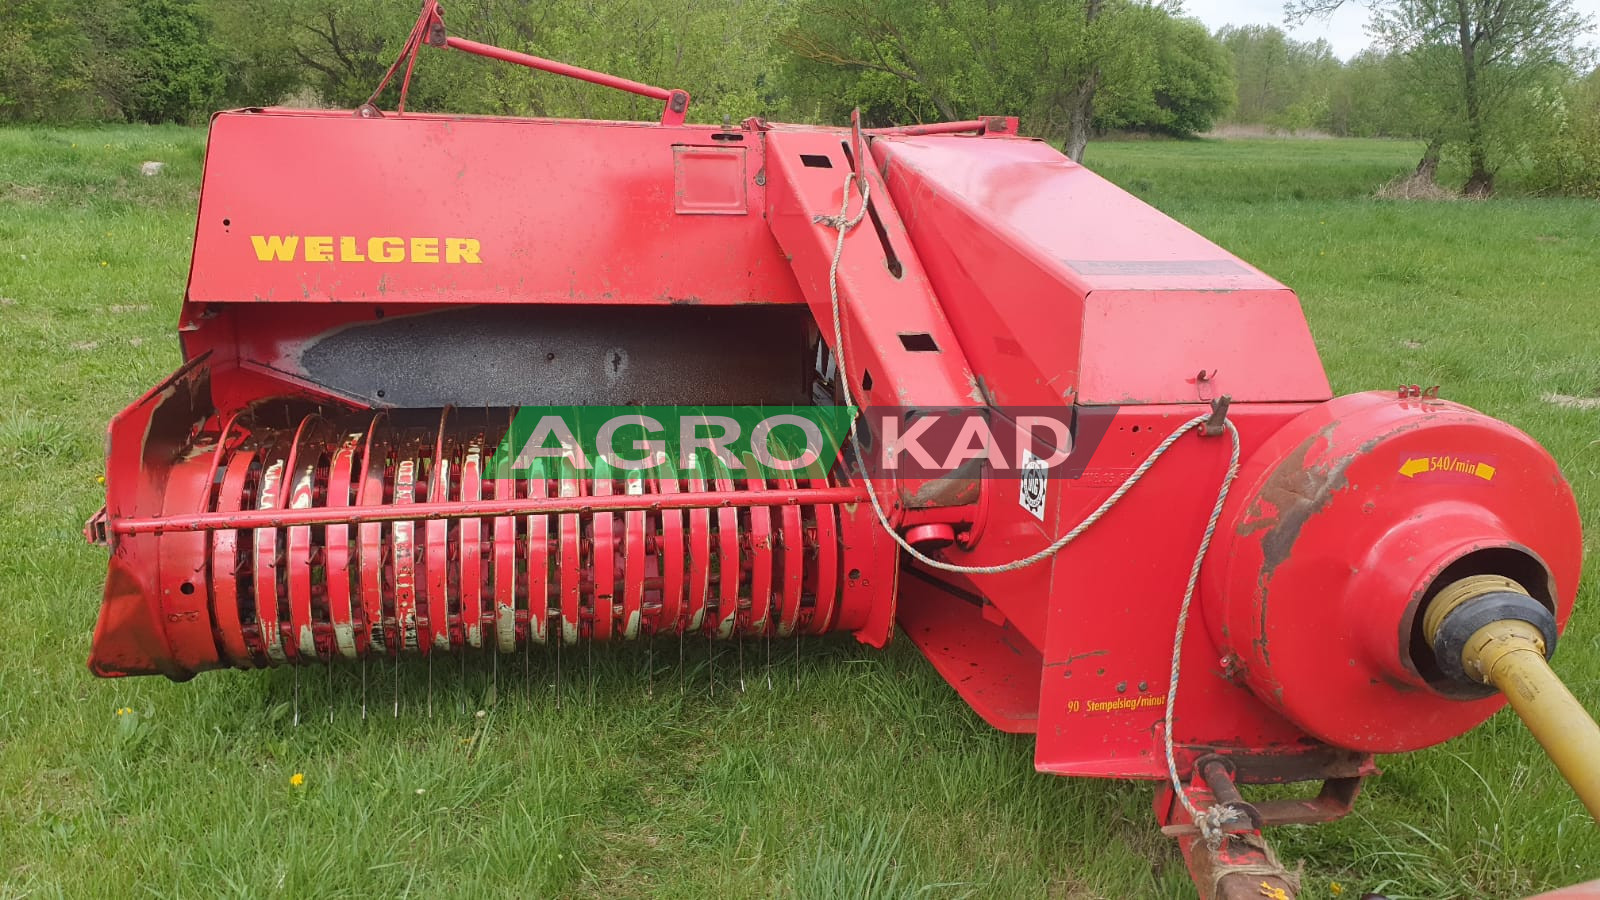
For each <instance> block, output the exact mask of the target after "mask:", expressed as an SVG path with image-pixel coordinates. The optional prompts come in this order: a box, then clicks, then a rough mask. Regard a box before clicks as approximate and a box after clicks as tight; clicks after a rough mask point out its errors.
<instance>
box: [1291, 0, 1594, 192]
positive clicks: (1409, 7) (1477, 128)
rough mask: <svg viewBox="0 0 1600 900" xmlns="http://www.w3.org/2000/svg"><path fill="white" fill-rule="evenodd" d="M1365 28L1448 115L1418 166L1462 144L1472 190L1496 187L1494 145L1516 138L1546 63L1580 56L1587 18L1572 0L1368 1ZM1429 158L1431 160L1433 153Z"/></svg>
mask: <svg viewBox="0 0 1600 900" xmlns="http://www.w3.org/2000/svg"><path fill="white" fill-rule="evenodd" d="M1343 3H1344V0H1291V2H1290V3H1289V4H1288V6H1287V7H1286V8H1285V9H1286V12H1287V14H1288V16H1289V18H1290V20H1291V21H1304V20H1305V19H1307V18H1308V17H1311V16H1319V15H1326V14H1328V13H1330V12H1332V11H1333V10H1335V9H1337V8H1338V7H1340V6H1342V5H1343ZM1371 5H1372V9H1373V13H1372V20H1371V28H1372V31H1373V33H1374V34H1375V35H1376V36H1377V37H1378V39H1379V41H1380V42H1381V43H1382V44H1383V45H1384V46H1385V47H1387V48H1388V49H1389V50H1391V51H1392V52H1394V53H1397V54H1400V55H1402V56H1403V57H1404V58H1405V59H1406V61H1407V62H1408V67H1409V69H1410V80H1411V82H1412V85H1413V87H1414V88H1415V89H1416V90H1417V91H1418V92H1419V94H1425V95H1431V96H1435V97H1437V98H1438V100H1439V106H1438V108H1439V109H1440V111H1441V112H1443V113H1445V114H1446V115H1445V117H1444V118H1443V119H1442V120H1441V121H1440V122H1439V123H1438V125H1437V127H1436V130H1434V132H1433V134H1431V135H1430V142H1429V152H1427V153H1425V154H1424V156H1423V160H1422V162H1421V163H1420V164H1419V166H1418V168H1419V171H1424V170H1426V171H1430V172H1431V170H1432V167H1433V165H1436V164H1437V158H1438V153H1439V152H1440V149H1441V148H1442V147H1443V146H1445V145H1451V144H1455V145H1459V146H1461V147H1462V148H1463V150H1464V151H1465V155H1466V159H1467V166H1468V170H1469V171H1468V175H1467V182H1466V185H1465V187H1464V188H1463V190H1464V191H1465V192H1466V193H1467V194H1468V195H1470V196H1487V195H1488V194H1491V193H1493V192H1494V176H1495V170H1496V169H1497V168H1498V165H1499V160H1497V159H1496V153H1495V151H1496V149H1497V147H1496V144H1497V143H1499V144H1502V145H1509V144H1511V143H1513V141H1512V140H1510V139H1511V138H1515V137H1517V136H1518V135H1517V134H1516V131H1515V128H1516V126H1517V125H1518V124H1521V123H1520V122H1518V121H1516V119H1517V116H1518V114H1519V113H1520V112H1521V111H1523V110H1525V109H1526V108H1527V106H1528V103H1527V101H1528V95H1529V92H1530V91H1536V90H1539V89H1540V88H1541V86H1543V85H1546V84H1548V83H1549V80H1550V78H1551V75H1552V70H1566V71H1570V68H1571V67H1574V66H1576V65H1578V64H1579V63H1581V62H1582V61H1583V59H1584V56H1585V54H1584V53H1583V51H1581V50H1580V49H1579V44H1578V42H1579V40H1580V39H1581V38H1582V37H1583V35H1584V34H1585V32H1586V31H1587V30H1588V28H1589V26H1590V20H1589V19H1588V18H1587V17H1585V16H1583V15H1581V14H1579V13H1578V12H1577V11H1576V10H1575V8H1574V6H1573V4H1572V2H1571V0H1374V2H1373V3H1372V4H1371ZM1430 157H1431V159H1430Z"/></svg>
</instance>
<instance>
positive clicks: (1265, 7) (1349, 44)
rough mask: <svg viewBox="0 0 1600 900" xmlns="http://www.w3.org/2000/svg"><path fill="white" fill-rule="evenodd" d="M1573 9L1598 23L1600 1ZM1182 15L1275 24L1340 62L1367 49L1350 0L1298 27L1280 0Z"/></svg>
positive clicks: (1191, 7)
mask: <svg viewBox="0 0 1600 900" xmlns="http://www.w3.org/2000/svg"><path fill="white" fill-rule="evenodd" d="M1573 6H1575V7H1577V8H1578V10H1579V11H1581V12H1583V13H1585V14H1587V15H1588V16H1589V17H1590V18H1592V19H1594V20H1595V21H1596V22H1600V0H1573ZM1183 9H1184V12H1185V14H1187V15H1190V16H1193V17H1195V18H1197V19H1199V20H1200V21H1202V22H1204V23H1206V26H1207V27H1209V28H1210V29H1211V30H1212V31H1216V30H1217V29H1218V28H1221V27H1222V26H1224V25H1276V26H1278V27H1279V28H1283V29H1284V30H1285V31H1287V32H1289V35H1290V36H1291V37H1293V38H1294V39H1295V40H1299V41H1314V40H1316V39H1317V38H1319V37H1320V38H1326V39H1327V41H1328V43H1330V44H1332V45H1333V52H1334V54H1335V55H1337V56H1338V57H1339V58H1340V59H1349V58H1350V57H1352V56H1355V55H1356V54H1357V53H1360V52H1361V51H1362V50H1364V49H1366V47H1367V45H1368V44H1369V43H1371V40H1370V39H1369V38H1368V37H1367V33H1366V24H1367V14H1368V10H1367V7H1366V6H1365V5H1364V4H1362V3H1360V2H1358V0H1350V2H1347V3H1345V4H1344V5H1343V6H1341V7H1340V8H1339V11H1338V12H1336V13H1334V14H1333V15H1332V16H1331V17H1330V18H1328V19H1325V20H1324V19H1312V20H1310V21H1308V22H1306V23H1305V24H1304V25H1301V26H1300V27H1298V28H1288V27H1287V26H1285V25H1284V23H1283V2H1282V0H1184V3H1183ZM1590 33H1591V39H1590V44H1595V45H1600V31H1593V30H1592V31H1591V32H1590Z"/></svg>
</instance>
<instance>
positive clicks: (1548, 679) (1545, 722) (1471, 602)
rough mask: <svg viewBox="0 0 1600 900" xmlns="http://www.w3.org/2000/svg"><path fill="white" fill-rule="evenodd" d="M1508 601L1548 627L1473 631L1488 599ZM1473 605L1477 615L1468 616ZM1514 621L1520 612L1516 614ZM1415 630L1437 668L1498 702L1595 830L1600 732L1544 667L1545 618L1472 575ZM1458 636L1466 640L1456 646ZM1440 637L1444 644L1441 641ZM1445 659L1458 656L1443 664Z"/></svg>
mask: <svg viewBox="0 0 1600 900" xmlns="http://www.w3.org/2000/svg"><path fill="white" fill-rule="evenodd" d="M1508 595H1520V596H1521V597H1525V598H1527V599H1526V602H1525V603H1524V604H1523V605H1524V606H1526V607H1527V608H1529V609H1533V608H1537V610H1538V611H1539V612H1542V613H1543V617H1548V618H1549V622H1548V623H1547V624H1546V623H1544V622H1542V621H1541V622H1537V623H1536V622H1535V621H1529V620H1526V619H1523V618H1514V617H1506V618H1495V619H1493V620H1491V621H1488V622H1484V623H1482V624H1479V620H1481V618H1482V617H1483V615H1484V614H1485V611H1486V610H1488V609H1490V608H1494V607H1495V605H1496V604H1495V603H1494V602H1493V601H1492V600H1491V599H1490V598H1499V599H1502V600H1509V602H1510V603H1512V604H1513V605H1515V604H1517V603H1519V602H1521V601H1519V600H1518V599H1517V598H1516V597H1508ZM1475 605H1476V606H1478V610H1477V612H1478V613H1479V614H1478V615H1477V616H1474V615H1472V611H1473V607H1474V606H1475ZM1539 612H1534V613H1531V614H1529V619H1540V618H1541V616H1540V615H1539ZM1515 614H1516V615H1521V614H1522V613H1521V611H1520V610H1519V611H1518V612H1517V613H1515ZM1447 620H1448V621H1449V622H1450V624H1451V625H1453V626H1454V630H1455V632H1456V636H1455V641H1454V642H1452V641H1451V640H1450V635H1449V633H1448V632H1449V631H1450V628H1449V627H1448V626H1447ZM1422 627H1423V634H1424V635H1425V636H1426V638H1427V639H1428V643H1429V644H1430V645H1432V646H1433V647H1434V650H1435V653H1436V655H1439V656H1440V659H1439V661H1440V663H1441V667H1442V668H1444V669H1445V670H1446V671H1447V672H1450V671H1460V672H1462V673H1464V674H1465V675H1466V676H1467V677H1468V678H1470V679H1471V680H1473V681H1476V682H1478V683H1481V684H1486V685H1489V686H1490V687H1493V688H1495V689H1496V690H1498V691H1500V693H1502V694H1504V695H1505V696H1506V699H1507V700H1508V701H1510V703H1511V708H1512V709H1514V710H1516V712H1517V715H1519V716H1521V717H1522V721H1523V723H1524V724H1526V725H1527V726H1528V730H1529V731H1531V732H1533V736H1534V737H1535V738H1536V739H1537V740H1538V741H1539V744H1540V746H1542V747H1544V751H1545V753H1546V754H1548V755H1549V756H1550V760H1551V761H1552V762H1554V763H1555V765H1556V768H1557V769H1558V770H1559V771H1560V772H1561V776H1562V777H1563V778H1565V779H1566V780H1567V782H1568V783H1569V784H1571V785H1572V789H1573V791H1575V792H1576V793H1577V795H1578V799H1579V800H1581V801H1583V805H1584V806H1585V807H1587V808H1588V810H1589V815H1590V816H1592V817H1594V819H1595V821H1596V822H1597V823H1600V725H1596V724H1595V721H1594V719H1592V718H1590V716H1589V713H1588V712H1587V711H1586V710H1585V709H1584V708H1583V706H1582V704H1580V703H1579V702H1578V698H1576V697H1574V696H1573V695H1572V692H1571V691H1569V690H1567V686H1566V685H1565V684H1562V683H1561V679H1560V678H1559V677H1558V676H1557V675H1556V673H1555V671H1554V670H1552V669H1551V668H1550V663H1549V662H1548V661H1547V660H1546V654H1547V652H1548V650H1549V646H1548V644H1549V641H1547V640H1546V634H1549V635H1551V637H1552V638H1553V635H1554V631H1553V629H1554V627H1555V622H1554V618H1553V617H1550V616H1549V613H1548V611H1546V610H1544V607H1543V606H1542V605H1541V604H1539V603H1538V601H1536V600H1534V599H1533V598H1532V597H1529V596H1528V593H1527V591H1526V590H1524V589H1523V587H1522V586H1521V585H1520V584H1517V583H1516V582H1514V581H1511V580H1510V579H1506V578H1501V577H1498V576H1485V575H1477V576H1472V577H1470V578H1463V579H1461V580H1460V581H1457V582H1455V583H1453V584H1451V585H1449V586H1448V587H1446V588H1445V589H1444V590H1443V591H1441V592H1440V593H1439V595H1438V596H1437V597H1435V598H1434V600H1433V602H1432V603H1431V604H1429V606H1428V609H1427V612H1426V613H1425V614H1424V618H1423V626H1422ZM1463 634H1466V635H1468V636H1467V637H1466V638H1465V642H1464V643H1461V642H1460V636H1461V635H1463ZM1441 638H1445V639H1446V640H1445V641H1443V642H1441V640H1440V639H1441ZM1446 654H1448V655H1451V656H1456V654H1459V655H1458V656H1457V658H1456V659H1450V660H1446V659H1445V658H1444V656H1445V655H1446ZM1457 659H1458V660H1459V669H1457V666H1456V663H1457Z"/></svg>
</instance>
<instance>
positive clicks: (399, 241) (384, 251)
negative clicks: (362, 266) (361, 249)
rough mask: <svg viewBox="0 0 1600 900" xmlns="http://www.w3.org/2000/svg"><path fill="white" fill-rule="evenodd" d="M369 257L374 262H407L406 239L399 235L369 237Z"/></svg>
mask: <svg viewBox="0 0 1600 900" xmlns="http://www.w3.org/2000/svg"><path fill="white" fill-rule="evenodd" d="M367 258H368V259H370V260H372V261H373V262H381V263H395V262H405V260H406V242H405V239H404V238H397V237H375V238H368V239H367Z"/></svg>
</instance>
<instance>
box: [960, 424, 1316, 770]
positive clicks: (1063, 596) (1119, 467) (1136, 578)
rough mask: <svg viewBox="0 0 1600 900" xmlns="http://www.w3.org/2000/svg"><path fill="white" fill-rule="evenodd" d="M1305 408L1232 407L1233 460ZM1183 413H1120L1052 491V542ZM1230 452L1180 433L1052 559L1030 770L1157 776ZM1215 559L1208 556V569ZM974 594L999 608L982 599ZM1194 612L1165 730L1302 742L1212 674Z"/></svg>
mask: <svg viewBox="0 0 1600 900" xmlns="http://www.w3.org/2000/svg"><path fill="white" fill-rule="evenodd" d="M1304 408H1305V407H1303V406H1293V405H1287V404H1285V405H1283V406H1277V405H1262V406H1242V407H1241V406H1235V407H1233V410H1232V412H1231V413H1230V416H1231V418H1232V419H1233V420H1234V421H1235V423H1236V424H1237V425H1238V428H1239V431H1240V433H1241V435H1242V439H1243V440H1242V444H1243V448H1242V449H1243V454H1244V457H1245V458H1248V457H1249V455H1250V454H1251V453H1253V452H1254V451H1255V449H1256V448H1257V447H1259V446H1260V445H1261V444H1262V442H1263V441H1264V440H1265V439H1266V438H1267V436H1268V435H1270V434H1271V433H1272V432H1273V431H1275V430H1277V428H1279V427H1280V426H1281V425H1282V423H1283V422H1284V421H1286V420H1287V419H1288V418H1290V417H1291V416H1293V415H1294V414H1295V413H1297V412H1299V411H1301V410H1303V409H1304ZM1193 415H1194V411H1193V409H1192V408H1185V407H1179V406H1142V407H1137V408H1132V409H1123V410H1121V411H1120V412H1119V413H1118V415H1117V419H1116V424H1115V425H1113V426H1112V427H1111V428H1110V429H1109V430H1108V431H1107V433H1106V436H1105V437H1104V439H1103V440H1102V441H1101V443H1100V445H1099V447H1098V448H1097V449H1096V450H1095V454H1094V457H1093V460H1092V461H1091V468H1090V471H1089V472H1088V473H1086V474H1085V477H1083V478H1081V479H1078V480H1076V481H1070V482H1058V483H1056V484H1058V485H1060V486H1061V487H1063V488H1064V490H1061V491H1059V494H1060V499H1059V505H1057V506H1056V507H1055V508H1054V509H1053V510H1052V511H1051V512H1050V513H1049V515H1050V516H1052V517H1054V518H1053V521H1054V522H1055V525H1054V528H1053V530H1054V531H1055V533H1064V532H1065V531H1067V530H1068V529H1070V528H1071V527H1072V526H1073V525H1075V524H1076V523H1077V522H1079V521H1081V520H1082V519H1083V517H1084V516H1086V515H1087V514H1088V513H1089V511H1090V510H1092V509H1094V508H1095V507H1096V506H1098V505H1099V504H1100V503H1101V502H1102V501H1104V500H1105V498H1106V496H1108V495H1109V494H1110V493H1111V492H1112V491H1113V490H1114V489H1115V488H1116V486H1117V485H1119V484H1121V483H1122V481H1123V480H1124V479H1126V478H1127V477H1128V475H1129V474H1131V473H1132V471H1133V470H1134V468H1135V467H1136V466H1137V465H1138V464H1139V463H1140V462H1142V461H1143V460H1144V458H1145V457H1146V456H1148V455H1149V453H1150V451H1151V450H1153V449H1154V448H1155V446H1156V445H1157V444H1159V443H1160V442H1161V441H1162V440H1163V439H1164V438H1166V436H1167V435H1168V434H1170V433H1171V432H1172V431H1173V429H1175V428H1177V427H1178V426H1179V425H1180V424H1182V423H1183V422H1185V421H1186V420H1188V419H1189V418H1191V417H1192V416H1193ZM1228 451H1229V442H1228V439H1227V438H1226V437H1220V436H1219V437H1214V438H1203V437H1200V436H1199V435H1198V433H1191V434H1188V435H1185V436H1184V437H1183V438H1182V439H1180V441H1179V442H1178V443H1177V444H1175V445H1174V446H1173V447H1172V449H1171V451H1169V452H1168V453H1167V455H1166V456H1165V457H1163V458H1162V460H1161V461H1160V462H1159V463H1158V464H1157V465H1156V466H1155V467H1153V468H1152V469H1151V470H1150V471H1149V473H1148V474H1147V475H1146V476H1145V477H1144V479H1143V480H1141V481H1140V482H1139V484H1138V485H1137V486H1136V487H1134V489H1133V490H1132V491H1130V492H1129V493H1128V494H1127V496H1126V497H1124V498H1123V500H1122V501H1121V502H1120V503H1119V504H1118V505H1117V507H1116V508H1115V509H1114V510H1112V511H1111V512H1110V513H1109V514H1108V515H1107V516H1106V517H1105V518H1104V519H1103V520H1101V521H1100V522H1099V523H1098V524H1096V525H1095V526H1094V527H1093V528H1091V529H1089V530H1088V531H1086V532H1085V533H1084V534H1083V536H1082V537H1081V538H1079V539H1078V540H1077V541H1075V542H1073V543H1072V544H1071V545H1069V546H1068V547H1067V548H1066V549H1065V550H1063V551H1062V552H1061V553H1060V554H1058V555H1057V557H1056V561H1055V564H1054V566H1053V567H1052V572H1051V579H1050V582H1049V585H1048V587H1047V589H1046V594H1045V595H1044V598H1042V602H1041V607H1042V609H1043V611H1044V612H1045V614H1046V615H1047V617H1048V625H1047V632H1046V635H1045V641H1044V644H1043V645H1042V647H1041V649H1042V650H1043V655H1044V663H1045V668H1044V671H1043V680H1042V682H1041V685H1040V708H1039V737H1038V743H1037V745H1036V747H1035V758H1034V761H1035V765H1036V766H1037V767H1038V768H1039V769H1040V770H1041V771H1049V772H1056V773H1058V774H1070V775H1094V776H1107V777H1124V778H1160V777H1164V776H1165V773H1166V768H1165V766H1166V764H1165V761H1164V760H1163V759H1162V756H1161V750H1160V744H1159V743H1158V741H1159V728H1158V727H1157V726H1158V724H1159V723H1160V721H1161V718H1162V713H1163V711H1164V708H1165V703H1164V701H1165V698H1166V694H1167V679H1168V669H1169V667H1170V664H1171V659H1172V635H1173V630H1174V626H1175V624H1176V622H1177V616H1178V605H1179V603H1180V601H1181V600H1182V599H1183V590H1184V583H1185V581H1186V580H1187V578H1188V574H1189V566H1190V564H1191V563H1192V561H1193V559H1194V553H1195V551H1196V550H1197V549H1198V548H1199V544H1200V537H1201V534H1202V532H1203V531H1204V530H1205V523H1206V516H1207V515H1208V514H1209V512H1210V510H1211V506H1212V504H1213V503H1214V502H1215V500H1216V492H1217V489H1218V487H1220V485H1221V482H1222V477H1223V473H1224V472H1225V471H1226V469H1227V466H1228ZM1221 552H1222V550H1221V548H1220V547H1217V546H1213V549H1212V551H1211V557H1212V558H1213V559H1215V558H1216V557H1217V556H1218V555H1219V554H1220V553H1221ZM1107 561H1114V563H1115V564H1113V565H1108V564H1107ZM985 595H986V596H991V597H993V598H995V600H996V601H997V602H998V601H999V600H1000V599H1001V595H1000V594H999V593H998V592H995V591H991V590H989V589H987V588H985ZM1203 600H1204V598H1203V597H1197V598H1196V600H1195V602H1194V604H1193V608H1192V610H1191V613H1190V621H1189V629H1188V633H1187V636H1186V639H1185V641H1184V659H1183V672H1184V675H1183V682H1182V685H1181V687H1182V689H1181V690H1180V691H1179V701H1178V708H1177V717H1176V720H1175V721H1176V725H1177V728H1178V729H1179V733H1180V735H1182V736H1183V737H1185V738H1193V739H1195V740H1196V741H1197V742H1198V741H1212V742H1215V743H1217V744H1226V745H1229V746H1235V745H1242V746H1248V747H1255V748H1267V747H1279V748H1289V747H1292V746H1293V745H1294V744H1295V743H1296V742H1299V741H1303V740H1304V739H1305V735H1304V733H1303V732H1301V731H1300V730H1299V729H1297V728H1295V727H1294V726H1292V725H1290V724H1289V723H1287V722H1285V721H1284V720H1283V719H1282V718H1281V717H1279V716H1278V715H1276V714H1275V713H1273V712H1272V711H1271V710H1269V709H1267V708H1266V707H1264V706H1263V705H1262V704H1261V703H1260V701H1258V700H1256V699H1255V697H1254V696H1253V695H1252V694H1251V693H1250V692H1249V691H1248V690H1246V689H1244V688H1243V687H1241V686H1239V685H1237V684H1234V683H1233V682H1230V681H1228V680H1226V679H1225V678H1222V677H1220V676H1219V673H1218V668H1219V667H1218V659H1219V658H1220V656H1221V654H1220V652H1219V651H1218V650H1217V649H1216V648H1215V646H1214V645H1213V644H1212V643H1211V640H1210V637H1209V635H1208V633H1207V632H1206V622H1205V612H1204V610H1203V609H1202V608H1201V607H1202V604H1203ZM1202 736H1203V737H1202Z"/></svg>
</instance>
